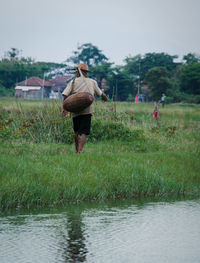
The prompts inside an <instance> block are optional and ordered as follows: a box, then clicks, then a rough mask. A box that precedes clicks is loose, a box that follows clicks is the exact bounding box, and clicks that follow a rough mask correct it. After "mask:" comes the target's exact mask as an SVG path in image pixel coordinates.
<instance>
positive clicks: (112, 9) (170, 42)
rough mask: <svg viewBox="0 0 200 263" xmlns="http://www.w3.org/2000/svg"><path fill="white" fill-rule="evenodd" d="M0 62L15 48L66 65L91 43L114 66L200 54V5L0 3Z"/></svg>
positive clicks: (89, 0)
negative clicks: (149, 57)
mask: <svg viewBox="0 0 200 263" xmlns="http://www.w3.org/2000/svg"><path fill="white" fill-rule="evenodd" d="M0 37H1V41H0V57H2V56H3V55H4V53H5V52H6V51H8V50H9V49H10V48H11V47H15V48H18V49H20V50H22V51H23V52H22V55H23V56H25V57H27V56H29V57H32V58H34V59H35V60H37V61H51V62H59V63H60V62H63V61H64V60H65V59H67V58H68V57H70V56H71V55H72V51H75V50H76V49H77V46H78V44H79V45H81V44H84V43H92V44H93V45H95V46H97V47H98V48H99V49H100V50H102V52H103V54H104V55H106V56H107V57H108V58H109V59H110V61H112V62H115V64H122V63H123V59H124V58H125V57H127V56H129V55H131V56H135V55H137V54H141V55H144V54H145V53H148V52H166V53H168V54H170V55H179V57H180V58H182V56H183V55H184V54H187V53H189V52H192V53H197V54H200V0H98V1H97V0H82V1H80V0H71V1H70V0H0Z"/></svg>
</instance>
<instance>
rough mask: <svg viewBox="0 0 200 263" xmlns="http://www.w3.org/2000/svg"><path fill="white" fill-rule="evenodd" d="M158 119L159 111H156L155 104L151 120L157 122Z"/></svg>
mask: <svg viewBox="0 0 200 263" xmlns="http://www.w3.org/2000/svg"><path fill="white" fill-rule="evenodd" d="M158 117H159V109H158V104H156V106H155V109H154V111H153V120H158Z"/></svg>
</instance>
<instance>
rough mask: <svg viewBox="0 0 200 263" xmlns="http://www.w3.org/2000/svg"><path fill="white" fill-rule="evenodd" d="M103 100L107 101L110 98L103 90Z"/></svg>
mask: <svg viewBox="0 0 200 263" xmlns="http://www.w3.org/2000/svg"><path fill="white" fill-rule="evenodd" d="M101 100H102V101H107V100H108V98H107V96H106V94H105V93H104V92H103V91H102V95H101Z"/></svg>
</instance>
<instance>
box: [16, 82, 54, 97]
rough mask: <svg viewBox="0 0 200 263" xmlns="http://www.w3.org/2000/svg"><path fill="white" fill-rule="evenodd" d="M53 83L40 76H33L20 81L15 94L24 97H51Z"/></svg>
mask: <svg viewBox="0 0 200 263" xmlns="http://www.w3.org/2000/svg"><path fill="white" fill-rule="evenodd" d="M51 87H52V84H51V83H50V82H49V81H45V80H44V79H41V78H39V77H31V78H29V79H26V80H24V81H22V82H19V83H18V84H17V86H16V87H15V96H16V97H17V98H24V99H44V98H49V96H50V93H51Z"/></svg>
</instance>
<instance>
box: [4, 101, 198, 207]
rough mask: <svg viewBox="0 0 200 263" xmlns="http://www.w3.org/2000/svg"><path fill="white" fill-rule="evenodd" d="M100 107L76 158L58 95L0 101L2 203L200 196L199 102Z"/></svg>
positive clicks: (10, 205)
mask: <svg viewBox="0 0 200 263" xmlns="http://www.w3.org/2000/svg"><path fill="white" fill-rule="evenodd" d="M94 106H95V114H94V116H93V120H92V129H91V135H90V136H89V137H88V143H87V144H86V145H85V147H84V151H83V154H82V155H80V156H78V155H76V154H75V149H74V145H73V131H72V122H71V118H70V116H69V115H68V116H67V117H66V118H65V117H63V116H62V115H61V102H60V101H23V100H21V101H19V100H17V101H15V100H6V99H4V100H1V101H0V140H1V144H0V181H1V184H0V207H2V208H6V207H7V208H9V207H17V206H29V205H33V204H37V205H47V204H48V205H52V204H58V203H64V202H69V201H78V200H101V199H116V198H132V197H143V196H145V197H146V196H179V195H187V196H198V195H199V193H200V191H199V190H200V173H199V170H200V162H199V156H200V147H199V141H200V133H199V129H200V111H199V106H191V105H187V106H182V105H167V106H166V107H165V108H164V109H162V108H161V109H160V118H159V120H158V121H153V120H152V112H153V109H154V105H153V104H137V105H135V104H131V103H117V104H115V105H114V103H101V102H96V103H95V105H94Z"/></svg>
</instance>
